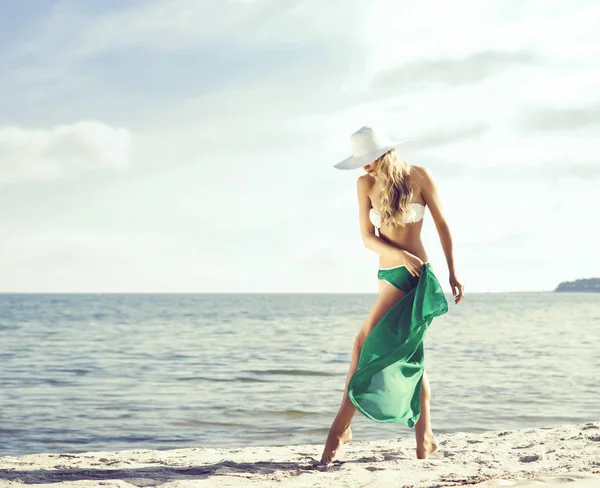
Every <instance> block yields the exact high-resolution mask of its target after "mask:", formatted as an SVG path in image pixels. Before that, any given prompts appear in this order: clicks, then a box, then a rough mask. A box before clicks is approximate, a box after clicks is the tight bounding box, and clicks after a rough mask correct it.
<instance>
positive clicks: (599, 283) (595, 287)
mask: <svg viewBox="0 0 600 488" xmlns="http://www.w3.org/2000/svg"><path fill="white" fill-rule="evenodd" d="M554 291H583V292H600V278H585V279H579V280H575V281H563V282H561V283H560V284H559V285H558V286H557V287H556V289H555V290H554Z"/></svg>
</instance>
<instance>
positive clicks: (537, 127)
mask: <svg viewBox="0 0 600 488" xmlns="http://www.w3.org/2000/svg"><path fill="white" fill-rule="evenodd" d="M590 126H600V103H596V104H592V105H590V106H586V107H571V108H542V109H537V110H534V111H533V112H532V113H530V114H529V115H528V116H526V117H525V118H524V120H523V121H522V123H521V128H522V129H523V130H524V131H525V132H538V131H569V130H577V129H582V128H585V127H590Z"/></svg>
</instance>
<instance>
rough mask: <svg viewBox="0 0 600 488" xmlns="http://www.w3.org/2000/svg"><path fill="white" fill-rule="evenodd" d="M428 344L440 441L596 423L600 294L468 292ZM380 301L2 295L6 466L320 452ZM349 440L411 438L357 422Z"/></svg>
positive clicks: (370, 297) (1, 442) (1, 424)
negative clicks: (278, 449) (147, 455)
mask: <svg viewBox="0 0 600 488" xmlns="http://www.w3.org/2000/svg"><path fill="white" fill-rule="evenodd" d="M447 298H448V301H449V305H450V310H449V312H448V313H447V314H446V315H443V316H440V317H437V318H435V319H434V320H433V322H432V324H431V326H430V328H429V330H428V332H427V336H426V339H425V368H426V371H427V373H428V376H429V380H430V383H431V387H432V404H431V414H432V425H433V429H434V432H437V433H444V432H455V431H467V432H482V431H486V430H496V429H506V430H509V429H515V428H522V427H538V426H545V425H555V424H562V423H577V422H589V421H597V420H599V419H600V408H599V405H600V389H599V380H598V378H599V373H600V352H599V351H600V294H592V293H588V294H585V293H553V292H540V293H502V294H485V293H482V294H477V293H471V294H469V295H468V296H467V297H466V298H465V300H464V301H463V302H462V303H461V304H459V305H458V306H456V305H454V303H453V302H452V297H451V296H449V295H448V296H447ZM375 300H376V295H375V294H315V295H310V294H265V295H261V294H231V295H229V294H154V295H153V294H62V295H61V294H27V295H25V294H23V295H21V294H4V295H0V344H1V348H0V455H13V456H16V455H23V454H31V453H40V452H71V453H76V452H84V451H98V450H108V451H113V450H123V449H133V448H145V449H173V448H179V447H198V446H206V447H242V446H250V445H284V444H304V443H311V444H312V443H314V444H319V443H323V442H324V441H325V438H326V435H327V432H328V429H329V426H330V425H331V422H332V420H333V418H334V416H335V414H336V412H337V409H338V407H339V403H340V401H341V398H342V393H343V387H344V382H345V378H346V374H347V372H348V366H349V362H350V357H351V351H352V344H353V340H354V336H355V334H356V332H357V331H358V330H359V328H360V327H361V325H362V322H363V320H364V317H365V316H366V315H367V313H368V311H369V309H370V307H371V306H372V305H373V303H374V302H375ZM353 433H354V438H355V439H356V440H374V439H389V438H398V437H405V436H411V437H412V436H413V435H414V433H413V431H412V429H410V428H408V427H406V426H403V425H399V424H378V423H375V422H373V421H370V420H368V419H367V418H366V417H363V416H362V415H361V414H360V413H357V414H356V416H355V418H354V421H353Z"/></svg>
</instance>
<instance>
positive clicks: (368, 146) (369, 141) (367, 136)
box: [333, 126, 406, 169]
mask: <svg viewBox="0 0 600 488" xmlns="http://www.w3.org/2000/svg"><path fill="white" fill-rule="evenodd" d="M350 140H351V143H352V156H349V157H347V158H346V159H344V160H342V161H340V162H339V163H337V164H334V165H333V167H334V168H337V169H356V168H360V167H362V166H366V165H367V164H369V163H371V162H373V161H375V160H376V159H377V158H379V157H380V156H383V155H384V154H385V153H386V152H388V151H389V150H390V149H396V148H398V147H399V146H401V145H402V144H404V143H405V142H406V141H393V140H391V139H389V138H388V137H387V136H386V135H385V134H383V133H381V132H379V131H377V130H375V129H373V128H371V127H368V126H364V127H361V128H360V129H358V130H357V131H356V132H354V133H353V134H352V135H351V136H350Z"/></svg>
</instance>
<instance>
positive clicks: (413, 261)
mask: <svg viewBox="0 0 600 488" xmlns="http://www.w3.org/2000/svg"><path fill="white" fill-rule="evenodd" d="M402 254H403V257H402V259H403V260H404V266H406V269H407V270H408V272H409V273H410V274H411V275H413V276H419V275H420V274H421V268H422V267H423V260H422V259H421V258H419V257H417V256H415V255H414V254H411V253H409V252H408V251H402Z"/></svg>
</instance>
